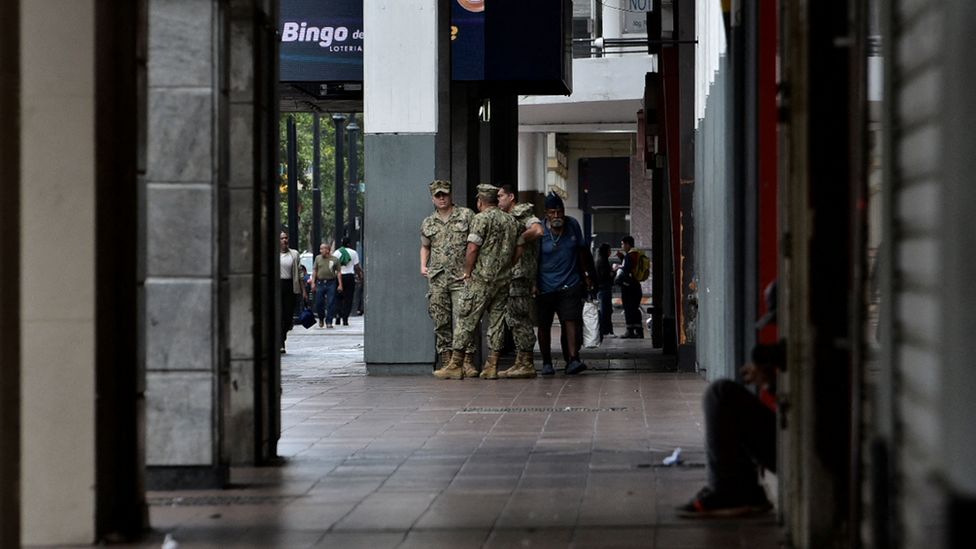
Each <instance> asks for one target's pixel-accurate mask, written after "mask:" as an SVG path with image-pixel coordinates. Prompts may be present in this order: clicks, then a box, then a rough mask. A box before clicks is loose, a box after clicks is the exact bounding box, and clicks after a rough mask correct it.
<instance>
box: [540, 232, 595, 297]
mask: <svg viewBox="0 0 976 549" xmlns="http://www.w3.org/2000/svg"><path fill="white" fill-rule="evenodd" d="M565 219H566V224H565V225H563V233H562V234H561V235H559V236H558V237H557V236H555V235H553V234H552V232H551V231H550V230H549V222H548V221H546V222H545V223H543V224H542V227H543V229H544V234H543V235H542V238H541V239H540V240H541V242H540V244H539V293H543V294H547V293H549V292H555V291H558V290H562V289H564V288H572V287H574V286H576V285H578V284H580V283H581V282H582V279H581V278H580V273H579V249H580V248H584V249H585V248H586V242H585V241H584V240H583V231H582V230H581V229H580V225H579V223H578V222H577V221H576V220H575V219H573V218H572V217H568V216H567V217H566V218H565Z"/></svg>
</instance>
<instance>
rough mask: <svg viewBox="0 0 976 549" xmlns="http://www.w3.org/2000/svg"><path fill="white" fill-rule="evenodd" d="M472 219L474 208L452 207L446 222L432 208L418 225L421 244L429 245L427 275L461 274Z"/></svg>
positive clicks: (457, 275) (452, 275)
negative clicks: (452, 209)
mask: <svg viewBox="0 0 976 549" xmlns="http://www.w3.org/2000/svg"><path fill="white" fill-rule="evenodd" d="M472 219H474V212H473V211H471V210H470V209H468V208H463V207H461V206H454V211H452V212H451V215H450V217H448V218H447V221H446V222H445V221H442V220H441V218H440V217H439V216H438V215H437V212H436V211H435V212H434V213H432V214H430V215H429V216H427V218H426V219H424V221H423V223H421V224H420V244H421V245H422V246H428V247H430V260H429V262H428V263H427V277H428V278H431V279H432V278H434V277H435V276H436V275H438V274H440V273H442V272H444V273H447V275H448V276H451V277H454V278H456V277H460V276H461V273H462V272H463V271H464V253H465V250H466V249H467V247H468V233H469V231H470V229H471V220H472Z"/></svg>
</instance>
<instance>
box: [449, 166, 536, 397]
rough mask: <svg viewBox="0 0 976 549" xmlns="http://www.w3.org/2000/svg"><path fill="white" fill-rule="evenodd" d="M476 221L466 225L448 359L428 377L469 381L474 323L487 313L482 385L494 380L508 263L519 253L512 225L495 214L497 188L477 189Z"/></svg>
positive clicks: (509, 275) (500, 213) (507, 217)
mask: <svg viewBox="0 0 976 549" xmlns="http://www.w3.org/2000/svg"><path fill="white" fill-rule="evenodd" d="M478 211H479V212H480V213H478V215H476V216H474V219H473V220H471V230H470V232H469V234H468V248H467V252H466V254H465V259H464V273H463V274H462V275H461V280H463V281H464V284H465V286H464V291H463V292H462V294H461V303H460V307H459V311H458V323H457V324H456V325H455V327H454V353H453V354H452V355H451V362H450V363H448V365H447V367H445V368H442V369H440V370H437V371H436V372H434V375H435V376H437V377H438V378H440V379H463V378H464V377H474V376H475V375H477V371H475V370H474V356H473V354H472V353H471V352H470V350H471V349H473V347H474V340H475V334H476V332H477V330H478V323H479V322H480V321H481V317H482V315H483V314H484V313H485V311H487V312H488V350H489V354H488V360H486V361H485V365H484V367H483V368H482V369H481V378H482V379H498V369H497V366H498V354H499V352H500V351H501V349H502V347H503V346H504V344H505V331H504V322H505V300H507V299H508V287H509V284H510V283H511V279H512V263H513V259H514V258H515V256H516V254H517V253H520V252H521V249H520V248H521V241H520V237H519V229H518V224H517V223H516V222H515V220H514V219H513V218H512V216H510V215H508V214H507V213H505V212H503V211H501V210H500V209H499V208H498V187H495V186H492V185H478Z"/></svg>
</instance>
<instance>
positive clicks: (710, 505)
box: [676, 485, 773, 518]
mask: <svg viewBox="0 0 976 549" xmlns="http://www.w3.org/2000/svg"><path fill="white" fill-rule="evenodd" d="M772 508H773V505H772V504H771V503H769V500H768V499H766V492H764V491H763V489H762V487H760V486H758V485H757V486H756V487H755V488H754V489H752V490H749V491H748V493H742V494H740V493H735V494H720V493H719V492H716V491H714V490H712V489H711V488H709V487H707V486H706V487H705V488H702V489H701V490H699V492H698V495H696V496H695V497H694V498H692V499H691V501H689V502H688V503H686V504H684V505H682V506H681V507H678V508H677V509H676V511H677V513H678V516H679V517H683V518H699V517H701V518H704V517H742V516H747V515H758V514H762V513H766V512H768V511H769V510H770V509H772Z"/></svg>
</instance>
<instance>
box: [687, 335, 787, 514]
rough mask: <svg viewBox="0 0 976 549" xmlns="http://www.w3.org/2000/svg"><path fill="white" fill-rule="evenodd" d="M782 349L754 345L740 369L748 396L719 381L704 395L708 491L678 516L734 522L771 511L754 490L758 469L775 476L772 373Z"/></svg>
mask: <svg viewBox="0 0 976 549" xmlns="http://www.w3.org/2000/svg"><path fill="white" fill-rule="evenodd" d="M785 359H786V351H785V345H784V344H783V343H779V344H776V345H762V344H760V345H756V346H755V347H754V348H753V349H752V361H751V362H749V363H748V364H746V365H745V366H743V367H742V370H741V374H742V380H743V381H744V382H745V383H751V384H755V385H756V386H757V387H759V393H758V394H756V393H753V392H752V391H750V390H749V389H747V388H746V387H744V386H742V385H741V384H739V383H736V382H734V381H732V380H728V379H722V380H718V381H715V382H714V383H712V384H711V385H709V387H708V389H707V390H706V391H705V397H704V400H703V407H704V409H705V410H704V411H705V451H706V454H707V460H708V486H706V487H704V488H702V489H701V490H700V491H699V492H698V495H696V496H695V497H694V498H692V500H691V501H689V502H688V503H687V504H685V505H683V506H681V507H679V508H678V509H677V511H678V515H679V516H682V517H686V518H691V517H714V516H723V517H734V516H743V515H750V514H756V513H765V512H767V511H769V510H770V509H771V508H772V505H771V504H770V503H769V500H768V499H767V498H766V492H765V490H763V488H762V486H761V485H760V484H759V471H758V469H757V464H758V465H760V466H762V467H764V468H765V469H768V470H770V471H772V472H774V473H775V472H776V398H775V396H774V395H775V383H776V370H777V369H779V368H782V367H783V365H784V364H785Z"/></svg>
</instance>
